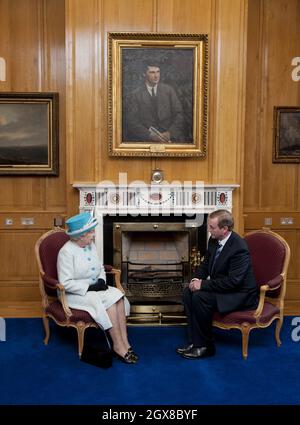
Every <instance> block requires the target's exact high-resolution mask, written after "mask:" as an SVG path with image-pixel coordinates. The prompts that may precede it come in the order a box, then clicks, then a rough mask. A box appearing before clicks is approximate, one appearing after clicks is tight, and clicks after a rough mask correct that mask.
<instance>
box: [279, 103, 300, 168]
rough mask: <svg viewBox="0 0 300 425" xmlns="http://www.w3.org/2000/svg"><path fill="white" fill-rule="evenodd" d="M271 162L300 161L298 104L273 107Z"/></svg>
mask: <svg viewBox="0 0 300 425" xmlns="http://www.w3.org/2000/svg"><path fill="white" fill-rule="evenodd" d="M273 162H294V163H297V162H300V106H298V107H292V106H275V107H274V140H273Z"/></svg>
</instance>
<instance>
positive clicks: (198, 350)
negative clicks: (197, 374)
mask: <svg viewBox="0 0 300 425" xmlns="http://www.w3.org/2000/svg"><path fill="white" fill-rule="evenodd" d="M215 353H216V350H215V347H192V348H191V349H190V350H189V351H187V352H185V353H183V354H182V357H183V358H185V359H191V360H197V359H203V358H204V357H211V356H214V355H215Z"/></svg>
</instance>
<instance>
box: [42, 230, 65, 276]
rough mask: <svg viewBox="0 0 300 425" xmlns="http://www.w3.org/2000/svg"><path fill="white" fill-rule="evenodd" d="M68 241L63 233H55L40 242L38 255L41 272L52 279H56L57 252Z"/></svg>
mask: <svg viewBox="0 0 300 425" xmlns="http://www.w3.org/2000/svg"><path fill="white" fill-rule="evenodd" d="M69 239H70V238H69V236H68V235H67V234H66V233H65V232H55V233H52V234H51V235H49V236H47V237H46V238H45V239H44V240H43V241H42V242H41V245H40V248H39V251H40V252H39V254H40V259H41V263H42V266H43V270H44V272H45V273H46V274H47V275H48V276H49V277H52V278H53V279H57V269H56V263H57V256H58V253H59V250H60V249H61V248H62V247H63V246H64V244H65V243H66V242H67V241H68V240H69Z"/></svg>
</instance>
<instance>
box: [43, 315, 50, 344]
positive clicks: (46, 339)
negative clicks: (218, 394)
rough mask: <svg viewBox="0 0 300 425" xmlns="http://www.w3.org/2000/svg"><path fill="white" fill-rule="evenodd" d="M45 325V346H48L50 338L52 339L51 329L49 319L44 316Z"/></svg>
mask: <svg viewBox="0 0 300 425" xmlns="http://www.w3.org/2000/svg"><path fill="white" fill-rule="evenodd" d="M43 324H44V329H45V338H44V344H45V345H48V342H49V338H50V327H49V319H48V317H47V316H44V315H43Z"/></svg>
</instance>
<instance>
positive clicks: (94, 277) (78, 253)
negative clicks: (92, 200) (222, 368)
mask: <svg viewBox="0 0 300 425" xmlns="http://www.w3.org/2000/svg"><path fill="white" fill-rule="evenodd" d="M66 224H67V226H68V229H67V232H66V233H67V234H68V235H69V236H70V240H69V241H68V242H67V243H66V244H65V245H64V246H63V247H62V248H61V250H60V251H59V254H58V259H57V270H58V278H59V281H60V283H61V284H62V285H64V287H65V290H66V297H67V301H68V304H69V306H70V307H71V308H76V309H81V310H84V311H87V312H88V313H89V314H90V315H91V316H92V318H93V319H94V320H95V322H96V323H98V324H99V326H101V327H102V328H103V329H105V330H108V332H109V334H110V336H111V339H112V341H113V351H114V354H115V356H116V357H117V358H118V359H119V360H121V361H123V362H124V363H127V364H133V363H136V362H137V360H138V357H137V355H136V354H135V353H134V351H133V349H132V348H131V346H130V344H129V342H128V336H127V325H126V316H128V315H129V310H130V306H129V302H128V300H127V298H126V297H125V296H124V294H123V293H122V292H121V291H120V290H119V289H117V288H115V287H112V286H107V285H106V275H105V271H104V266H103V265H102V264H101V263H100V260H99V257H98V254H97V250H96V246H95V243H94V239H95V227H96V226H97V224H98V222H97V219H96V218H92V217H91V215H90V214H89V213H87V212H84V213H81V214H77V215H75V216H74V217H71V218H69V219H68V220H67V221H66Z"/></svg>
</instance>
